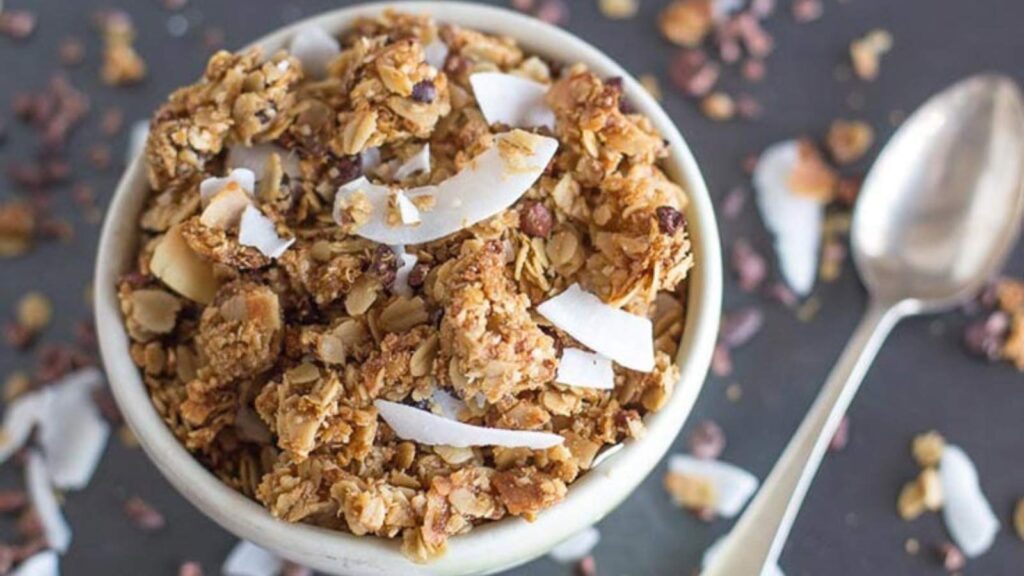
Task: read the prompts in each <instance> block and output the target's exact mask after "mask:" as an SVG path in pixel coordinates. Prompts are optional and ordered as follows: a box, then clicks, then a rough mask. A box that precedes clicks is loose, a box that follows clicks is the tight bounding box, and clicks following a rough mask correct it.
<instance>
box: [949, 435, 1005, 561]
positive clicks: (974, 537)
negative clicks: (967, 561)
mask: <svg viewBox="0 0 1024 576" xmlns="http://www.w3.org/2000/svg"><path fill="white" fill-rule="evenodd" d="M939 482H940V483H941V485H942V494H943V498H944V503H943V505H942V518H943V520H945V522H946V529H947V530H949V535H950V537H952V538H953V541H954V542H956V545H957V546H959V547H960V550H962V551H963V553H964V554H966V555H967V556H968V557H971V558H973V557H975V556H979V555H981V554H982V553H984V552H985V551H987V550H988V549H989V548H991V547H992V543H993V541H995V537H996V533H997V532H999V519H998V518H997V517H996V515H995V513H994V512H992V506H991V505H990V504H989V503H988V500H987V499H986V498H985V494H984V493H983V492H982V491H981V484H980V483H979V482H978V469H977V468H975V467H974V463H973V462H971V459H970V457H968V456H967V454H966V453H965V452H964V451H963V450H961V449H960V448H958V447H956V446H946V447H945V449H943V451H942V459H941V460H940V462H939Z"/></svg>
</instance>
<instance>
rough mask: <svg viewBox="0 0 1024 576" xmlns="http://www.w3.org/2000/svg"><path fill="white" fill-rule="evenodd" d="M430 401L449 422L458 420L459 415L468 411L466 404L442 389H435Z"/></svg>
mask: <svg viewBox="0 0 1024 576" xmlns="http://www.w3.org/2000/svg"><path fill="white" fill-rule="evenodd" d="M430 401H431V402H433V403H434V406H437V409H438V410H440V411H441V415H442V416H444V417H445V418H447V419H449V420H458V419H459V414H462V411H463V410H465V409H466V403H465V402H463V401H462V400H459V399H458V398H456V397H455V396H454V395H452V394H449V393H448V392H446V391H444V390H441V389H440V388H436V389H434V393H433V394H431V395H430Z"/></svg>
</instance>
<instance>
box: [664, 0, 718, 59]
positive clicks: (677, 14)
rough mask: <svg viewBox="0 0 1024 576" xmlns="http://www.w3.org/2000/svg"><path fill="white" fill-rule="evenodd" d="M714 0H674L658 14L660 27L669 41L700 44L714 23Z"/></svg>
mask: <svg viewBox="0 0 1024 576" xmlns="http://www.w3.org/2000/svg"><path fill="white" fill-rule="evenodd" d="M712 2H713V0H673V2H671V3H670V4H669V5H668V6H666V7H665V8H664V9H663V10H662V11H661V14H660V15H659V16H658V29H659V30H661V35H662V36H664V37H665V39H666V40H668V41H669V42H671V43H673V44H676V45H679V46H685V47H689V48H693V47H696V46H699V45H700V44H701V42H703V41H704V38H706V37H707V35H708V34H709V33H710V32H711V29H712V25H713V24H714V14H713V10H712V9H713V6H712Z"/></svg>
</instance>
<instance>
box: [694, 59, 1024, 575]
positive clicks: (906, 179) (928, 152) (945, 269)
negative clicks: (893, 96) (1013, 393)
mask: <svg viewBox="0 0 1024 576" xmlns="http://www.w3.org/2000/svg"><path fill="white" fill-rule="evenodd" d="M1022 215H1024V103H1022V100H1021V94H1020V91H1019V90H1018V89H1017V87H1016V85H1015V84H1014V83H1013V81H1011V80H1009V79H1007V78H1005V77H1001V76H995V75H981V76H974V77H971V78H968V79H966V80H963V81H961V82H959V83H957V84H955V85H954V86H952V87H950V88H947V89H946V90H945V91H943V92H942V93H940V94H938V95H937V96H934V97H933V98H931V99H930V100H929V101H928V102H927V103H925V104H924V105H923V106H922V107H921V108H920V109H919V110H918V111H917V112H915V113H914V114H913V116H911V117H910V118H909V119H908V120H907V121H906V122H905V123H904V125H903V126H902V127H901V128H900V129H899V131H898V132H897V133H896V135H895V136H893V138H892V140H891V141H890V142H889V144H888V145H887V146H886V147H885V149H884V150H883V151H882V154H881V155H880V156H879V158H878V161H877V162H875V165H874V167H873V168H872V169H871V172H870V173H869V174H868V177H867V179H866V180H865V181H864V186H863V188H862V189H861V193H860V197H859V199H858V200H857V207H856V209H855V210H854V214H853V224H852V230H851V237H852V238H851V243H852V246H853V259H854V262H855V264H856V266H857V270H858V271H859V272H860V275H861V278H862V279H863V280H864V284H865V286H866V287H867V289H868V292H869V294H870V304H869V306H868V309H867V313H866V314H865V316H864V319H863V320H862V321H861V323H860V325H859V326H858V327H857V329H856V331H855V332H854V333H853V337H852V338H851V339H850V342H849V344H847V346H846V350H844V351H843V354H842V356H840V357H839V361H838V362H837V363H836V365H835V367H834V368H833V369H832V373H831V374H830V375H829V377H828V380H827V381H826V383H825V386H824V388H822V390H821V392H820V393H819V394H818V398H817V399H816V400H815V401H814V404H813V405H812V406H811V409H810V412H809V413H808V414H807V417H806V418H804V421H803V423H802V424H801V425H800V428H799V429H798V430H797V432H796V435H795V436H794V437H793V439H792V440H791V441H790V442H789V445H788V446H787V447H786V450H785V451H784V452H783V453H782V456H781V458H780V459H779V461H778V463H777V464H776V465H775V468H774V469H773V470H772V472H771V474H769V476H768V478H767V480H765V482H764V486H763V487H762V488H761V491H760V493H758V495H757V497H756V498H754V500H753V502H751V504H750V506H749V507H748V508H747V511H746V512H745V513H744V515H743V517H742V518H740V520H739V522H737V524H736V527H735V528H734V529H733V531H732V533H731V534H730V535H729V537H728V538H727V540H726V541H725V542H724V543H723V545H722V548H721V552H719V553H718V554H717V555H716V556H715V558H713V559H712V562H711V563H710V564H711V565H710V566H709V567H708V569H707V570H705V571H704V572H703V576H756V575H762V576H764V575H766V574H767V573H768V572H767V570H768V569H769V568H771V567H773V566H774V565H775V563H776V562H777V561H778V557H779V554H780V553H781V552H782V548H783V546H784V545H785V542H786V537H787V536H788V535H789V530H790V528H791V527H792V525H793V521H794V520H795V519H796V515H797V512H799V510H800V504H801V503H802V502H803V499H804V495H805V494H806V493H807V489H808V487H809V486H810V483H811V480H812V479H813V478H814V474H815V473H816V472H817V470H818V466H819V464H821V459H822V457H823V456H824V454H825V450H826V448H827V447H828V443H829V440H830V439H831V438H832V436H833V434H834V433H835V431H836V428H837V427H838V425H839V421H840V420H841V419H842V417H843V414H844V413H846V409H847V407H848V406H849V405H850V401H851V400H853V396H854V394H855V393H856V392H857V389H858V388H859V387H860V383H861V380H862V379H863V378H864V374H865V373H867V371H868V367H869V366H870V365H871V362H872V360H873V359H874V357H875V354H876V353H877V352H878V349H879V348H880V347H881V345H882V342H883V341H884V340H885V337H886V336H887V335H888V334H889V332H890V331H891V330H892V328H893V326H895V325H896V323H897V322H898V321H899V320H901V319H903V318H904V317H906V316H910V315H914V314H923V313H928V312H937V311H940V310H945V309H949V308H951V307H953V306H955V305H957V304H959V303H962V302H965V301H966V300H968V299H969V298H971V297H972V296H974V295H975V294H977V293H978V291H979V290H981V288H982V287H983V285H984V284H985V282H986V281H987V280H988V279H989V278H991V277H992V276H993V275H994V274H995V273H997V272H998V271H999V269H1000V268H1001V266H1002V263H1003V261H1004V259H1005V258H1006V256H1007V254H1008V253H1009V251H1010V249H1011V248H1012V246H1013V245H1014V243H1015V242H1016V239H1017V236H1018V233H1019V231H1020V224H1021V216H1022Z"/></svg>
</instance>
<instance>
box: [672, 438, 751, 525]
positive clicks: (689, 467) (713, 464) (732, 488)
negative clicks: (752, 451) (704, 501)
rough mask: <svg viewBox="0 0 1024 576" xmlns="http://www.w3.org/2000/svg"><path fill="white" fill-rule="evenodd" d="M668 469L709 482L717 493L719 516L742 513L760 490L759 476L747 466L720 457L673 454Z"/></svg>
mask: <svg viewBox="0 0 1024 576" xmlns="http://www.w3.org/2000/svg"><path fill="white" fill-rule="evenodd" d="M668 469H669V471H670V472H673V473H675V474H685V475H687V476H693V477H697V478H701V479H704V480H707V481H708V482H710V483H711V484H712V485H713V486H714V487H715V491H716V493H717V494H718V499H717V501H716V502H715V507H714V510H715V512H717V513H718V514H719V515H720V516H723V517H725V518H732V517H733V516H735V515H736V514H739V512H740V510H742V509H743V506H744V505H745V504H746V503H747V500H749V499H750V497H751V496H752V495H753V494H754V492H756V491H757V486H758V481H757V477H756V476H754V475H753V474H751V473H750V472H747V471H746V470H744V469H742V468H740V467H738V466H733V465H732V464H727V463H725V462H722V461H720V460H701V459H699V458H694V457H693V456H688V455H685V454H673V455H672V456H671V457H670V458H669V461H668Z"/></svg>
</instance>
